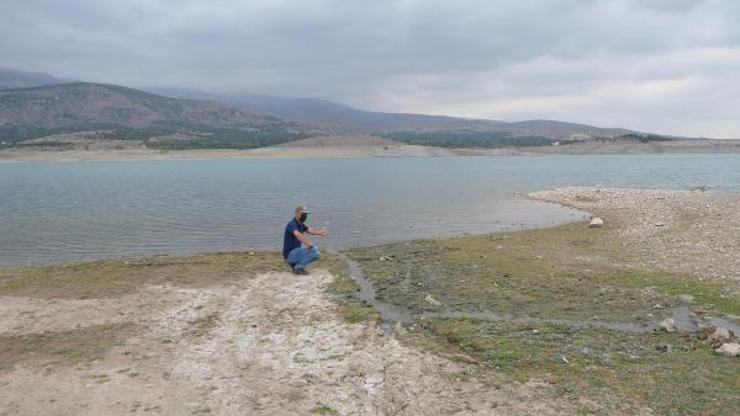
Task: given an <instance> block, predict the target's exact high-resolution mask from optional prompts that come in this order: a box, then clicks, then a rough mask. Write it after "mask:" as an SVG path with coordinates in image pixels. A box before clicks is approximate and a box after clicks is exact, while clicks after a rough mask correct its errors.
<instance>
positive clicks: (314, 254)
mask: <svg viewBox="0 0 740 416" xmlns="http://www.w3.org/2000/svg"><path fill="white" fill-rule="evenodd" d="M320 258H321V253H319V249H317V248H316V247H315V246H314V247H311V248H305V247H297V248H294V249H293V250H291V251H290V253H288V258H287V259H285V261H287V262H288V264H289V265H290V266H291V267H293V268H295V269H305V268H306V266H308V265H309V264H311V263H313V262H315V261H316V260H318V259H320Z"/></svg>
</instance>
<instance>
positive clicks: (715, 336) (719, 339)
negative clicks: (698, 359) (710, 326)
mask: <svg viewBox="0 0 740 416" xmlns="http://www.w3.org/2000/svg"><path fill="white" fill-rule="evenodd" d="M730 338H731V337H730V330H729V329H727V328H722V327H719V326H718V327H717V328H715V329H714V332H712V334H711V335H709V337H707V340H708V341H709V342H712V343H717V344H719V343H723V342H727V341H729V340H730Z"/></svg>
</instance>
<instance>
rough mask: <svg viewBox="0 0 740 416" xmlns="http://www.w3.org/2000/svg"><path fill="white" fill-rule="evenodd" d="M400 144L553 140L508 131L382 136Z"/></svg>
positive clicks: (548, 142) (519, 143) (491, 145)
mask: <svg viewBox="0 0 740 416" xmlns="http://www.w3.org/2000/svg"><path fill="white" fill-rule="evenodd" d="M384 137H385V138H388V139H391V140H397V141H399V142H402V143H407V144H415V145H421V146H440V147H457V148H468V147H474V148H501V147H518V146H549V145H552V144H553V143H554V142H555V139H551V138H548V137H542V136H522V135H516V134H514V133H512V132H508V131H475V130H450V131H397V132H393V133H388V134H386V135H385V136H384Z"/></svg>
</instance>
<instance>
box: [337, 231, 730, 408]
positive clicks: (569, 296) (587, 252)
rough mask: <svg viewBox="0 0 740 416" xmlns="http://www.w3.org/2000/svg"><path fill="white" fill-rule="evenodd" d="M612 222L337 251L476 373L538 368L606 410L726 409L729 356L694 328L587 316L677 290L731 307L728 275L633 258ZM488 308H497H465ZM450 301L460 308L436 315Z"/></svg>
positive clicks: (662, 308) (713, 309)
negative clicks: (673, 269)
mask: <svg viewBox="0 0 740 416" xmlns="http://www.w3.org/2000/svg"><path fill="white" fill-rule="evenodd" d="M618 232H619V225H618V224H614V223H613V222H610V225H609V226H607V227H604V228H602V229H589V228H587V224H585V223H583V222H579V223H572V224H565V225H562V226H558V227H553V228H548V229H539V230H526V231H518V232H510V233H500V234H491V235H483V236H468V237H462V238H452V239H444V240H441V239H440V240H423V241H413V242H403V243H395V244H388V245H383V246H378V247H370V248H357V249H352V250H349V251H348V255H349V256H350V257H352V258H353V259H354V260H356V261H358V262H359V263H360V265H361V266H362V268H363V270H364V272H365V275H366V277H367V278H368V279H370V280H371V281H372V282H373V285H374V287H375V291H376V294H377V295H378V297H380V298H382V300H383V301H384V302H389V303H392V304H395V305H399V306H402V307H406V308H409V309H410V310H412V311H415V312H417V314H418V316H422V317H423V318H422V319H420V320H418V321H417V323H416V324H415V325H412V328H417V329H418V330H417V331H416V332H413V333H412V334H411V335H408V336H406V339H407V340H411V341H409V342H413V343H415V344H416V345H419V346H422V347H425V348H429V349H431V350H433V351H436V352H438V353H440V354H443V355H446V356H449V357H452V358H454V357H457V356H459V355H460V354H464V356H469V357H473V359H474V360H475V361H476V362H478V363H479V366H480V369H481V375H482V376H483V377H488V376H490V375H491V374H494V375H496V376H498V377H503V378H504V380H505V381H504V382H526V381H529V380H544V381H545V382H547V383H550V384H554V385H556V386H557V387H558V388H559V389H561V391H562V394H569V395H574V397H579V398H592V397H599V400H600V403H601V404H602V405H603V406H607V407H609V408H610V409H611V411H607V413H614V412H616V413H620V412H629V411H634V410H635V409H639V408H641V407H645V406H647V407H650V408H651V409H653V410H654V411H655V412H656V413H657V414H716V415H721V414H728V415H729V414H732V412H733V411H734V409H737V408H740V396H738V395H737V394H736V392H737V391H740V362H738V360H736V359H730V358H727V357H722V356H719V355H718V354H716V353H714V351H713V350H712V347H711V346H709V345H707V344H706V343H704V342H702V341H700V340H699V339H698V337H697V335H696V334H679V333H660V332H655V333H652V332H647V333H645V332H642V333H641V332H629V331H617V330H610V329H600V328H596V327H592V326H591V325H590V324H592V323H594V322H617V323H634V324H645V323H649V322H657V321H658V320H660V319H663V318H665V317H668V316H670V314H671V309H672V307H675V306H678V305H680V304H681V303H682V301H681V300H680V297H679V295H691V296H692V297H693V298H694V302H695V303H694V304H692V305H691V307H692V308H694V309H695V310H696V311H697V312H699V313H711V314H715V315H722V314H729V315H737V314H738V311H740V300H739V299H738V297H737V296H734V295H733V294H734V293H736V292H735V289H736V288H733V287H732V286H729V285H727V284H723V283H718V282H707V281H700V280H699V279H697V278H695V277H694V276H692V275H690V274H688V273H687V274H675V273H666V272H661V271H656V270H642V269H640V268H639V267H637V266H635V265H636V264H641V262H640V261H639V260H640V255H641V254H640V253H637V252H634V251H632V250H631V249H630V247H627V246H626V245H624V244H623V243H622V242H621V240H620V238H619V235H618ZM430 298H431V299H434V300H435V301H434V302H430ZM487 311H488V312H494V313H495V314H496V315H497V316H499V317H504V318H503V320H502V319H501V318H499V319H497V320H485V319H466V318H464V316H465V314H466V313H468V314H470V316H475V317H477V316H480V315H481V312H487ZM454 313H457V316H459V317H458V318H454V319H453V318H443V317H440V315H445V314H446V315H447V316H450V315H453V314H454ZM507 317H508V318H509V321H508V322H507ZM528 318H529V319H530V320H531V321H530V322H526V321H527V319H528ZM559 321H562V322H568V323H572V322H580V323H582V324H581V325H567V324H558V322H559ZM597 410H598V409H596V408H593V409H591V411H594V412H596V411H597ZM603 410H604V409H602V411H603Z"/></svg>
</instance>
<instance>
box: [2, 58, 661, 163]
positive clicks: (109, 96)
mask: <svg viewBox="0 0 740 416" xmlns="http://www.w3.org/2000/svg"><path fill="white" fill-rule="evenodd" d="M2 85H5V86H13V87H15V88H5V89H1V87H0V147H8V146H11V147H12V146H32V145H33V146H41V145H42V144H43V145H44V146H47V145H48V146H49V148H55V147H54V146H56V145H57V144H59V143H60V142H61V141H63V140H68V141H72V142H74V141H79V140H80V136H79V134H83V133H84V141H85V142H86V143H88V142H90V141H93V142H96V143H97V142H102V141H104V140H108V141H109V142H111V141H113V140H129V142H126V143H133V144H134V145H135V146H141V145H145V146H148V147H154V148H162V149H185V148H253V147H262V146H270V145H276V144H283V143H288V142H291V141H296V140H300V139H305V138H309V137H324V138H323V139H316V140H308V141H303V142H301V145H302V146H311V145H316V146H318V145H323V146H326V145H328V143H331V144H332V145H337V146H338V145H341V144H342V142H343V141H346V142H347V144H351V143H358V142H363V143H386V142H388V141H392V142H394V143H395V142H401V143H407V144H417V145H426V146H442V147H481V148H497V147H519V146H548V145H554V144H577V143H581V142H584V141H592V140H601V141H603V140H607V141H608V140H618V141H621V142H624V141H627V142H629V141H636V142H653V141H656V140H670V139H672V138H668V137H665V136H658V135H648V134H643V133H639V132H634V131H630V130H627V129H620V128H599V127H593V126H589V125H585V124H576V123H566V122H560V121H554V120H527V121H520V122H504V121H498V120H483V119H468V118H461V117H448V116H437V115H423V114H405V113H387V112H376V111H365V110H360V109H356V108H353V107H350V106H347V105H344V104H340V103H336V102H333V101H328V100H323V99H316V98H285V97H273V96H268V95H255V94H213V93H207V92H200V91H196V90H187V89H178V88H163V87H148V88H146V90H147V91H148V92H145V91H142V90H138V89H132V88H127V87H122V86H117V85H107V84H96V83H85V82H71V83H64V82H63V81H62V80H60V79H58V78H55V77H53V76H51V75H47V74H40V73H29V72H24V71H15V70H8V69H0V86H2ZM19 85H23V87H20V88H17V86H19ZM70 134H71V135H72V136H74V137H70V136H69V135H70ZM75 135H77V136H75ZM43 137H50V138H49V139H43V140H38V139H39V138H43ZM31 139H37V140H31ZM59 147H63V146H59Z"/></svg>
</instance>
